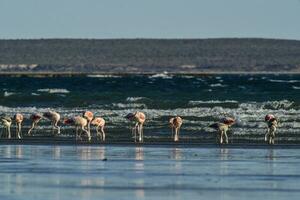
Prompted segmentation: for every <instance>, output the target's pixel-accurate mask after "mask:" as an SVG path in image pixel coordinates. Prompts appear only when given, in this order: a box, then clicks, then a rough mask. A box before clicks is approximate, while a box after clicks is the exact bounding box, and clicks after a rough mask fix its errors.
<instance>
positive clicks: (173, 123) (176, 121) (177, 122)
mask: <svg viewBox="0 0 300 200" xmlns="http://www.w3.org/2000/svg"><path fill="white" fill-rule="evenodd" d="M169 124H170V127H171V129H172V137H173V131H175V135H174V141H175V142H177V141H179V130H180V127H181V125H182V118H181V117H179V116H177V117H172V118H171V119H170V120H169Z"/></svg>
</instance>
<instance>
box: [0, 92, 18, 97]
mask: <svg viewBox="0 0 300 200" xmlns="http://www.w3.org/2000/svg"><path fill="white" fill-rule="evenodd" d="M15 94H17V93H15V92H7V91H5V92H4V94H3V95H4V96H5V97H9V96H12V95H15Z"/></svg>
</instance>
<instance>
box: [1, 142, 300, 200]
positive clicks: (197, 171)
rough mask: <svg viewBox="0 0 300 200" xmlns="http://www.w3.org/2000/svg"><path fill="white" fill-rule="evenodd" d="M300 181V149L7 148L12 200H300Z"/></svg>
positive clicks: (7, 187)
mask: <svg viewBox="0 0 300 200" xmlns="http://www.w3.org/2000/svg"><path fill="white" fill-rule="evenodd" d="M105 158H106V159H107V161H105V160H104V159H105ZM299 174H300V156H299V149H278V148H276V149H272V148H257V149H243V148H214V147H210V148H206V147H202V148H201V147H199V148H188V147H166V146H148V147H136V146H46V145H45V146H43V145H36V146H32V145H1V146H0V184H1V187H0V198H1V199H7V200H13V199H44V200H48V199H49V200H50V199H51V200H65V199H66V200H67V199H73V200H76V199H100V198H101V199H128V200H129V199H184V198H185V199H223V200H225V199H273V200H276V199H299V195H300V186H299V181H300V175H299Z"/></svg>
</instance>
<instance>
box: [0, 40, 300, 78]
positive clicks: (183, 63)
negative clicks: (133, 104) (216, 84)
mask: <svg viewBox="0 0 300 200" xmlns="http://www.w3.org/2000/svg"><path fill="white" fill-rule="evenodd" d="M161 72H169V73H195V74H197V73H240V72H241V73H243V72H244V73H245V72H246V73H247V72H252V73H265V72H267V73H273V72H274V73H282V72H284V73H300V41H297V40H276V39H110V40H108V39H107V40H98V39H38V40H0V73H3V74H5V73H58V74H59V73H100V74H103V73H124V74H126V73H161Z"/></svg>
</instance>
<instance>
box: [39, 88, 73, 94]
mask: <svg viewBox="0 0 300 200" xmlns="http://www.w3.org/2000/svg"><path fill="white" fill-rule="evenodd" d="M37 91H38V92H48V93H50V94H55V93H63V94H67V93H70V91H69V90H67V89H63V88H44V89H38V90H37Z"/></svg>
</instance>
